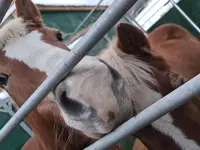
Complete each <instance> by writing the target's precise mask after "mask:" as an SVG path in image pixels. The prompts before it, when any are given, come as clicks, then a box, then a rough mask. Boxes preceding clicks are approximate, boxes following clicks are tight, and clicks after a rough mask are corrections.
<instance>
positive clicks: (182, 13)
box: [169, 0, 200, 33]
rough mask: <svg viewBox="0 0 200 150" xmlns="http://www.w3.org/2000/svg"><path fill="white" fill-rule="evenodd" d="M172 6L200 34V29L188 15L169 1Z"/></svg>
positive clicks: (171, 0)
mask: <svg viewBox="0 0 200 150" xmlns="http://www.w3.org/2000/svg"><path fill="white" fill-rule="evenodd" d="M169 1H170V2H171V3H172V5H173V6H174V7H175V8H176V9H177V10H178V12H179V13H180V14H181V15H182V16H183V17H184V18H185V19H186V20H187V21H188V22H189V23H190V24H191V25H192V26H193V28H195V29H196V30H197V32H198V33H200V29H199V27H198V26H197V25H196V24H195V23H194V22H193V21H192V20H191V19H190V17H188V15H187V14H186V13H185V12H184V11H183V10H182V9H181V8H180V7H179V6H178V5H177V4H176V3H175V2H174V1H173V0H169Z"/></svg>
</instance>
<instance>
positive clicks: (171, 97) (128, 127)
mask: <svg viewBox="0 0 200 150" xmlns="http://www.w3.org/2000/svg"><path fill="white" fill-rule="evenodd" d="M198 95H200V74H199V75H197V76H196V77H194V78H193V79H191V80H190V81H188V82H187V83H185V84H184V85H182V86H181V87H179V88H177V89H176V90H174V91H173V92H171V93H170V94H168V95H167V96H165V97H163V98H162V99H160V100H159V101H157V102H156V103H154V104H153V105H151V106H149V107H148V108H146V109H145V110H143V111H142V112H141V113H139V114H137V115H136V116H135V117H133V118H132V119H130V120H129V121H127V122H125V123H124V124H123V125H122V126H120V127H118V128H117V129H116V130H115V131H113V132H111V133H110V134H108V135H106V136H104V137H103V138H101V139H100V140H98V141H97V142H95V143H93V144H92V145H90V146H89V147H87V148H85V149H84V150H105V149H107V148H109V147H110V146H112V145H114V144H117V143H118V142H119V141H120V140H121V139H123V138H126V137H127V136H129V135H130V134H131V135H134V134H135V133H136V132H137V131H138V130H140V129H142V128H144V127H146V126H147V125H149V124H150V123H152V122H153V121H155V120H157V119H159V118H160V117H162V116H164V115H165V114H167V113H168V112H170V111H173V110H174V109H176V108H178V107H180V106H181V105H183V104H185V103H186V102H189V101H191V100H192V98H193V97H194V96H198Z"/></svg>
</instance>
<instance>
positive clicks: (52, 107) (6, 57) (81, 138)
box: [0, 0, 120, 150]
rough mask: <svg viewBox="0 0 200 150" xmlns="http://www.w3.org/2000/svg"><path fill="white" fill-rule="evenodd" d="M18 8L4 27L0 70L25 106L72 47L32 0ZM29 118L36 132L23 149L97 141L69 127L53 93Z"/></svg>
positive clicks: (49, 149) (21, 0) (58, 148)
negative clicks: (52, 96) (46, 21)
mask: <svg viewBox="0 0 200 150" xmlns="http://www.w3.org/2000/svg"><path fill="white" fill-rule="evenodd" d="M16 9H17V16H18V17H17V18H16V19H13V20H11V21H9V22H8V23H7V24H6V25H4V26H3V27H2V28H1V29H0V48H1V50H0V72H1V73H5V74H7V75H9V76H10V77H9V81H8V85H7V86H6V90H7V92H8V93H9V95H10V96H11V97H12V99H13V100H14V102H15V103H16V104H17V106H18V107H21V106H22V105H23V104H24V102H25V101H26V100H27V99H28V98H29V96H30V95H31V94H32V93H33V92H34V91H35V90H36V88H37V87H38V86H39V85H40V84H41V83H42V82H43V81H44V79H45V78H46V77H47V76H48V73H49V72H51V71H53V69H54V68H55V67H56V64H58V62H60V60H61V58H64V56H65V55H66V53H67V51H68V50H69V49H67V47H66V46H65V45H64V44H63V42H62V35H61V33H60V32H59V31H57V30H55V29H50V28H47V27H45V26H44V24H43V20H42V18H41V15H40V13H39V11H38V9H37V8H36V6H35V5H34V4H33V3H32V2H31V1H30V0H16ZM43 56H44V57H43ZM45 56H46V57H45ZM46 70H49V72H48V73H47V72H46ZM26 121H27V122H28V124H29V125H30V127H31V129H32V130H33V132H34V136H33V137H32V138H30V140H29V141H28V142H27V143H26V144H25V145H24V147H23V148H22V149H23V150H64V149H67V150H75V149H76V150H81V149H83V148H85V147H86V146H88V145H89V144H91V143H92V142H93V141H94V140H93V139H91V138H88V137H86V136H85V135H83V134H82V133H80V132H79V131H77V130H74V129H72V128H70V127H68V126H67V125H66V124H65V122H64V120H63V118H62V116H61V115H60V110H59V109H58V107H57V104H56V103H55V102H54V101H52V99H51V98H49V97H47V98H46V99H45V100H44V101H43V102H42V103H41V104H40V105H39V106H38V107H37V108H36V109H35V110H34V111H33V112H32V113H31V114H29V116H28V117H27V118H26ZM16 138H18V137H16ZM113 149H120V148H119V147H114V148H113Z"/></svg>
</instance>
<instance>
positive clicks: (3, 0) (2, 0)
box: [0, 0, 12, 23]
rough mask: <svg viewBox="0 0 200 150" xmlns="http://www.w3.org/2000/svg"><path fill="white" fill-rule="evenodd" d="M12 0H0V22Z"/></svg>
mask: <svg viewBox="0 0 200 150" xmlns="http://www.w3.org/2000/svg"><path fill="white" fill-rule="evenodd" d="M11 3H12V0H0V23H1V21H2V20H3V17H4V16H5V14H6V12H7V11H8V9H9V7H10V5H11Z"/></svg>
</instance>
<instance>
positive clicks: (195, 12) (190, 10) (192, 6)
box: [148, 0, 200, 38]
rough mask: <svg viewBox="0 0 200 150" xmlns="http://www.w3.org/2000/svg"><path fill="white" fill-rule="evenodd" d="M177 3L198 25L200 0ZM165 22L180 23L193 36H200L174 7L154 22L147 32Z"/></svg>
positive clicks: (199, 20)
mask: <svg viewBox="0 0 200 150" xmlns="http://www.w3.org/2000/svg"><path fill="white" fill-rule="evenodd" d="M178 5H179V6H180V8H181V9H182V10H183V11H184V12H185V13H186V14H187V15H188V16H189V17H190V18H191V19H192V20H193V21H194V22H195V23H196V24H197V25H198V26H199V27H200V0H181V1H180V2H179V3H178ZM165 23H175V24H178V25H181V26H182V27H184V28H186V29H187V30H188V31H190V32H191V33H192V34H193V35H194V36H196V37H198V38H200V34H199V33H198V32H197V31H196V30H195V29H194V28H193V27H192V26H191V25H190V24H189V23H188V22H187V20H186V19H185V18H184V17H183V16H181V14H180V13H179V12H178V11H177V10H176V9H175V8H172V9H171V10H170V11H169V12H168V13H167V14H165V16H163V17H162V18H161V19H160V20H159V21H158V22H157V23H155V24H154V25H153V26H152V27H151V28H150V29H149V31H148V32H150V31H152V30H154V29H155V28H157V27H158V26H160V25H162V24H165Z"/></svg>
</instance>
